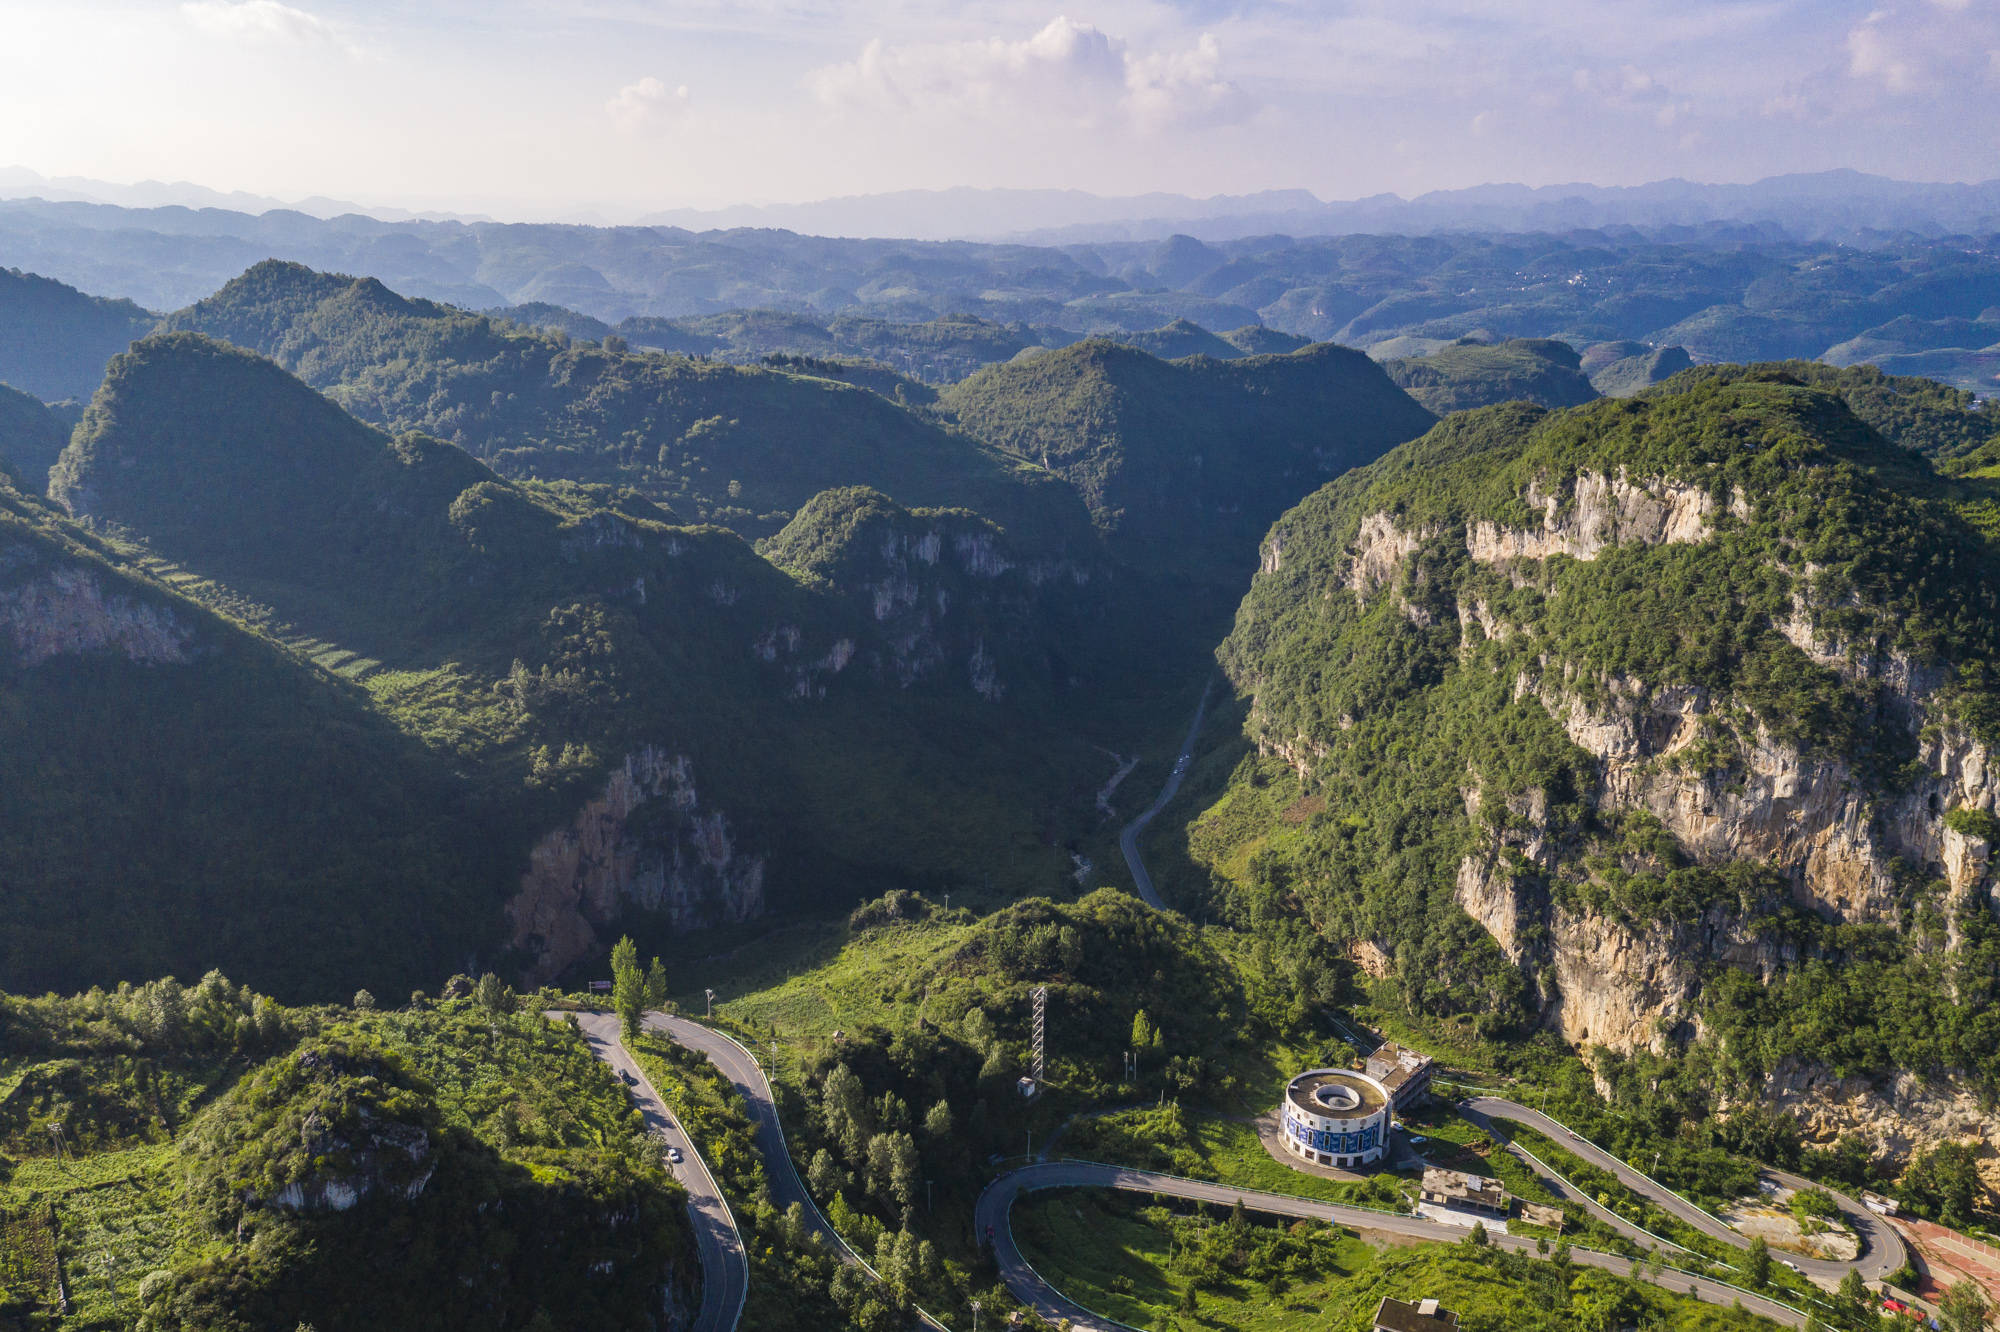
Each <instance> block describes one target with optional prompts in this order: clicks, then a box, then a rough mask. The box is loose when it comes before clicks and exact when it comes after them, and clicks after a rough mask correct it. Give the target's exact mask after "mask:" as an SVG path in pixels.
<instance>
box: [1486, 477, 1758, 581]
mask: <svg viewBox="0 0 2000 1332" xmlns="http://www.w3.org/2000/svg"><path fill="white" fill-rule="evenodd" d="M1523 498H1524V499H1525V500H1526V501H1527V503H1528V505H1529V507H1530V508H1538V509H1540V510H1541V511H1542V523H1541V526H1540V527H1538V528H1507V527H1502V526H1500V525H1499V524H1498V523H1493V522H1478V523H1474V524H1472V525H1471V526H1470V527H1469V528H1468V529H1467V530H1466V534H1465V548H1466V550H1467V551H1468V552H1470V553H1471V555H1472V558H1473V559H1475V560H1479V561H1482V562H1485V563H1493V562H1497V561H1501V560H1523V559H1526V560H1540V559H1547V558H1548V557H1549V556H1551V555H1568V556H1570V557H1571V558H1573V559H1579V560H1591V559H1596V558H1597V556H1598V553H1599V552H1601V551H1602V550H1604V549H1605V547H1607V546H1614V545H1618V544H1620V543H1623V542H1638V543H1641V544H1644V545H1649V546H1655V545H1662V544H1666V543H1671V542H1686V541H1704V540H1707V538H1708V537H1709V535H1710V532H1711V528H1710V525H1709V518H1710V516H1711V515H1712V514H1713V513H1714V511H1715V500H1714V498H1713V497H1712V496H1711V495H1710V494H1709V493H1708V491H1706V490H1702V489H1697V488H1696V487H1694V486H1690V485H1685V484H1682V483H1679V482H1675V481H1668V480H1665V479H1662V478H1652V479H1649V480H1642V481H1637V482H1635V481H1632V480H1631V479H1630V478H1628V477H1627V476H1626V475H1625V474H1624V473H1623V472H1622V471H1621V472H1620V473H1619V474H1618V475H1617V476H1615V477H1613V476H1606V475H1604V474H1603V473H1602V472H1583V473H1579V474H1578V476H1577V477H1576V480H1575V481H1574V483H1573V484H1572V485H1571V487H1570V493H1569V502H1568V503H1567V504H1565V503H1564V502H1563V497H1562V496H1561V495H1559V494H1555V493H1552V492H1549V491H1545V490H1543V489H1542V488H1541V486H1540V485H1539V484H1535V483H1531V484H1530V485H1529V486H1528V488H1527V491H1526V493H1525V494H1524V495H1523ZM1732 508H1733V509H1734V510H1735V511H1736V512H1738V513H1739V514H1740V513H1742V512H1744V505H1743V501H1742V500H1741V498H1740V497H1739V498H1738V499H1737V500H1736V501H1735V504H1734V505H1732Z"/></svg>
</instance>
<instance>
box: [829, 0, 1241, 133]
mask: <svg viewBox="0 0 2000 1332" xmlns="http://www.w3.org/2000/svg"><path fill="white" fill-rule="evenodd" d="M807 84H808V86H809V87H810V88H811V89H812V91H813V93H814V94H815V95H816V96H817V97H818V98H819V100H820V101H821V102H822V103H824V104H826V105H828V106H832V107H837V108H846V109H861V110H874V111H891V112H907V111H922V112H933V113H935V112H944V113H949V114H954V115H963V116H972V117H991V116H1008V115H1019V116H1025V117H1029V118H1034V119H1044V120H1060V121H1067V122H1072V123H1075V124H1079V125H1086V126H1096V125H1102V124H1105V123H1108V122H1112V121H1116V120H1124V121H1127V122H1129V123H1131V124H1132V125H1134V126H1136V127H1138V128H1140V129H1143V130H1156V129H1162V128H1166V127H1169V126H1175V125H1212V124H1218V123H1224V122H1228V121H1234V120H1240V119H1242V118H1243V117H1245V116H1247V115H1248V114H1250V112H1251V111H1252V110H1254V107H1252V105H1251V103H1250V99H1249V98H1248V97H1247V96H1245V95H1244V93H1243V91H1242V90H1241V89H1239V88H1238V87H1237V86H1236V85H1235V84H1233V83H1231V82H1230V81H1229V80H1227V79H1225V78H1224V77H1223V76H1222V47H1221V44H1220V43H1219V42H1217V41H1216V39H1215V38H1214V37H1213V36H1208V35H1204V36H1202V37H1201V38H1200V39H1199V40H1198V41H1196V42H1195V44H1194V45H1193V46H1191V47H1187V48H1184V49H1180V50H1173V49H1167V50H1157V51H1150V52H1146V53H1144V54H1137V55H1135V54H1134V53H1132V52H1131V51H1130V50H1129V49H1128V48H1127V45H1126V43H1125V42H1123V41H1121V40H1119V39H1117V38H1114V37H1112V36H1110V35H1108V34H1106V33H1105V32H1103V31H1101V30H1099V29H1097V28H1095V27H1092V26H1091V25H1089V24H1087V23H1078V22H1075V21H1074V20H1072V19H1068V18H1056V19H1053V20H1051V21H1050V22H1049V23H1048V24H1047V25H1046V26H1044V27H1043V28H1042V29H1041V31H1039V32H1037V33H1035V34H1034V35H1032V36H1030V37H1026V38H1022V39H1019V40H1011V41H1010V40H1007V39H1004V38H989V39H987V40H984V41H967V42H940V43H931V44H913V45H895V46H892V45H889V44H887V43H885V42H883V41H882V40H881V39H879V38H877V39H875V40H873V41H870V42H869V43H868V44H867V45H866V46H865V47H863V48H862V51H861V54H860V56H859V57H858V58H856V59H854V60H851V61H848V62H847V63H845V64H837V65H828V66H825V67H823V68H820V69H817V70H815V71H813V72H812V73H811V74H810V75H809V76H808V78H807Z"/></svg>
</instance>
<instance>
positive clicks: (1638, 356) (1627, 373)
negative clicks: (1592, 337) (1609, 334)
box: [1580, 341, 1694, 398]
mask: <svg viewBox="0 0 2000 1332" xmlns="http://www.w3.org/2000/svg"><path fill="white" fill-rule="evenodd" d="M1692 364H1694V362H1693V361H1692V360H1691V359H1689V357H1688V354H1687V348H1685V347H1648V346H1647V345H1646V344H1645V343H1643V342H1630V341H1625V342H1598V343H1593V344H1592V345H1590V346H1588V347H1585V348H1584V349H1583V353H1582V361H1581V367H1580V368H1581V369H1582V370H1583V373H1584V374H1586V375H1588V376H1590V386H1591V387H1592V388H1594V389H1596V390H1597V391H1598V392H1599V393H1601V394H1603V395H1604V396H1605V397H1607V398H1629V397H1631V396H1632V395H1633V394H1634V393H1637V392H1638V391H1639V390H1640V389H1642V388H1647V387H1649V386H1651V385H1653V384H1658V383H1660V382H1662V381H1663V380H1667V379H1671V378H1673V377H1674V376H1675V375H1677V374H1679V373H1680V372H1681V371H1683V370H1685V369H1687V368H1688V367H1689V366H1690V365H1692Z"/></svg>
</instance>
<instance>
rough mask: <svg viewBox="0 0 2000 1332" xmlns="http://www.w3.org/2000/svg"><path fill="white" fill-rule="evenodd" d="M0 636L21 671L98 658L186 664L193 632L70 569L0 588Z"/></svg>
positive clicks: (170, 615) (0, 566)
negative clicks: (90, 656)
mask: <svg viewBox="0 0 2000 1332" xmlns="http://www.w3.org/2000/svg"><path fill="white" fill-rule="evenodd" d="M4 554H5V553H4V552H0V570H4V569H5V567H6V561H5V558H4ZM0 634H4V641H5V642H6V643H7V644H9V645H11V647H12V649H13V652H14V655H15V657H16V659H17V660H18V661H19V662H20V664H21V665H23V666H39V665H41V664H42V663H43V662H45V661H48V660H50V659H51V658H55V657H64V656H76V655H80V654H84V653H99V652H110V653H116V654H118V655H120V656H123V657H125V658H127V659H128V660H131V661H139V662H151V663H155V664H170V663H178V662H185V661H188V660H189V659H190V658H191V657H192V655H193V650H194V630H193V628H192V627H191V626H189V625H187V624H185V623H183V622H182V621H181V619H180V617H178V616H176V615H175V614H174V612H173V611H172V610H170V609H168V608H166V607H163V606H154V605H149V604H147V603H145V602H143V601H139V600H136V599H134V598H132V597H128V596H126V595H124V594H123V593H120V592H115V591H108V590H106V588H105V585H104V582H103V580H102V579H101V578H99V576H98V575H97V574H96V573H94V572H93V571H91V570H89V569H85V568H81V567H75V566H63V567H57V568H52V569H48V570H46V571H45V572H41V573H38V574H36V575H34V576H32V577H30V578H28V579H27V580H26V581H25V582H21V583H16V584H15V585H13V586H11V587H0Z"/></svg>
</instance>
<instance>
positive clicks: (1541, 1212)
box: [1521, 1200, 1569, 1232]
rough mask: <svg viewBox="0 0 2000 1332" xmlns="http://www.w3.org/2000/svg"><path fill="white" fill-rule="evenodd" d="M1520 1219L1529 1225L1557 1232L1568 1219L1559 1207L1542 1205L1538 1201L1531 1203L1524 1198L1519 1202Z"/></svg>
mask: <svg viewBox="0 0 2000 1332" xmlns="http://www.w3.org/2000/svg"><path fill="white" fill-rule="evenodd" d="M1521 1219H1522V1220H1523V1221H1526V1222H1527V1223H1528V1224H1529V1225H1531V1226H1540V1227H1541V1228H1542V1229H1544V1230H1554V1231H1558V1232H1559V1231H1561V1230H1562V1228H1563V1225H1564V1223H1565V1222H1567V1221H1568V1220H1569V1218H1568V1217H1566V1216H1564V1215H1563V1209H1562V1208H1560V1207H1544V1206H1542V1205H1541V1204H1540V1203H1531V1202H1527V1201H1525V1200H1524V1201H1523V1202H1522V1203H1521Z"/></svg>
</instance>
